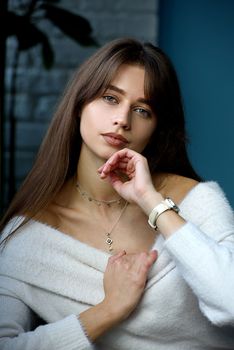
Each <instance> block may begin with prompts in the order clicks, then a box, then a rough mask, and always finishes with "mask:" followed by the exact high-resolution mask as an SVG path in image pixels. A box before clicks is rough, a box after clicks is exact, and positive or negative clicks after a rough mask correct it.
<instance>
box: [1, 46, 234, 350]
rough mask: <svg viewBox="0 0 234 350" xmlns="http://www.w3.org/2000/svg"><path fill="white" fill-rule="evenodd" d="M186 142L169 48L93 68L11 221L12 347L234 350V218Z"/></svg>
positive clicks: (78, 81) (6, 279)
mask: <svg viewBox="0 0 234 350" xmlns="http://www.w3.org/2000/svg"><path fill="white" fill-rule="evenodd" d="M185 144H186V136H185V130H184V116H183V109H182V105H181V98H180V91H179V86H178V82H177V78H176V74H175V72H174V69H173V67H172V65H171V63H170V61H169V59H168V58H167V57H166V55H165V54H164V53H163V52H162V51H161V50H160V49H158V48H156V47H154V46H153V45H151V44H141V43H139V42H137V41H136V40H132V39H120V40H116V41H113V42H111V43H109V44H107V45H106V46H104V47H103V48H101V49H100V50H99V51H97V52H96V53H95V54H94V55H93V56H92V57H91V58H90V59H89V60H87V61H86V62H85V63H84V64H83V65H82V66H81V67H80V69H79V70H78V72H77V75H76V76H75V77H74V79H73V81H72V82H71V84H70V85H69V87H68V89H67V91H66V93H65V95H64V97H63V99H62V101H61V104H60V106H59V108H58V110H57V113H56V114H55V117H54V119H53V121H52V124H51V126H50V128H49V131H48V134H47V136H46V137H45V140H44V142H43V144H42V146H41V149H40V151H39V155H38V158H37V160H36V163H35V165H34V167H33V169H32V171H31V173H30V174H29V175H28V177H27V179H26V180H25V182H24V184H23V186H22V188H21V189H20V191H19V192H18V194H17V195H16V197H15V199H14V201H13V202H12V204H11V206H10V208H9V210H8V212H7V213H6V215H5V218H4V219H3V222H2V227H5V229H4V231H3V235H2V246H3V249H2V253H1V258H0V265H1V270H0V272H1V281H0V282H1V288H0V295H1V309H0V314H1V322H0V335H1V340H0V348H1V349H4V350H5V349H17V350H18V349H24V350H25V349H30V350H34V349H50V350H51V349H56V350H57V349H63V350H70V349H91V348H93V347H96V348H97V349H121V350H122V349H173V350H175V349H180V350H181V349H214V348H215V349H233V347H234V336H233V332H232V331H233V329H232V327H233V325H234V298H233V290H234V288H233V287H234V277H233V268H234V257H233V253H234V238H233V235H234V223H233V213H232V210H231V208H230V206H229V204H228V202H227V200H226V198H225V196H224V194H223V193H222V190H221V189H220V188H219V186H218V185H217V184H216V183H214V182H207V183H206V182H200V178H199V176H198V175H197V174H196V173H195V171H194V170H193V168H192V166H191V164H190V162H189V160H188V157H187V153H186V148H185ZM175 203H177V205H176V204H175Z"/></svg>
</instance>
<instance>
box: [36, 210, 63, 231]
mask: <svg viewBox="0 0 234 350" xmlns="http://www.w3.org/2000/svg"><path fill="white" fill-rule="evenodd" d="M33 219H34V220H36V221H39V222H42V223H43V224H47V225H49V226H52V227H54V228H57V227H59V216H58V215H57V212H56V210H54V205H53V204H51V205H50V206H49V207H48V208H46V209H45V210H43V211H41V212H39V213H37V214H36V216H34V218H33Z"/></svg>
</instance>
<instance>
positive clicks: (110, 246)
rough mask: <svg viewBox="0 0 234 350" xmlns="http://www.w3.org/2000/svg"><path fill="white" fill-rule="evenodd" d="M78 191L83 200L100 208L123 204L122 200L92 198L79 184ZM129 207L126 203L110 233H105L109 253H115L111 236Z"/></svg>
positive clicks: (77, 184)
mask: <svg viewBox="0 0 234 350" xmlns="http://www.w3.org/2000/svg"><path fill="white" fill-rule="evenodd" d="M76 190H77V191H78V192H79V193H80V195H81V197H82V198H83V199H85V198H86V199H87V200H88V201H89V202H94V203H95V204H97V205H98V206H101V205H107V206H108V207H110V206H111V205H112V204H119V205H120V204H121V200H122V198H119V199H113V200H109V201H105V200H99V199H96V198H93V197H91V196H90V195H89V194H88V193H87V192H86V191H84V190H83V189H82V188H81V186H80V184H79V182H77V183H76ZM127 206H128V202H127V201H126V202H125V204H124V206H123V208H122V210H121V211H120V213H119V216H118V217H117V219H116V221H115V222H114V224H113V225H112V227H111V228H110V229H109V231H108V232H106V233H105V235H106V241H105V243H106V244H107V246H108V250H109V252H112V251H113V243H114V241H113V238H112V237H111V234H112V232H113V231H114V229H115V227H116V226H117V224H118V223H119V221H120V219H121V217H122V215H123V213H124V212H125V210H126V208H127Z"/></svg>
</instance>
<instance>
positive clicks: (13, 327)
mask: <svg viewBox="0 0 234 350" xmlns="http://www.w3.org/2000/svg"><path fill="white" fill-rule="evenodd" d="M36 319H37V317H36V315H35V313H34V312H33V311H32V310H31V309H30V308H29V307H28V306H27V305H25V304H24V303H23V302H22V301H21V300H19V299H18V298H16V297H15V296H13V295H12V294H11V293H8V291H7V290H6V289H5V288H4V289H3V288H0V349H1V350H12V349H14V350H39V349H40V350H89V349H92V348H93V347H92V345H91V344H90V342H89V340H88V339H87V337H86V336H85V334H84V331H83V329H82V326H81V324H80V323H79V321H78V319H77V317H76V316H75V315H70V316H68V317H66V318H64V319H62V320H59V321H57V322H54V323H50V324H47V325H43V326H39V327H37V328H35V329H34V327H35V323H36ZM33 329H34V330H33Z"/></svg>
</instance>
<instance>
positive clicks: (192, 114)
mask: <svg viewBox="0 0 234 350" xmlns="http://www.w3.org/2000/svg"><path fill="white" fill-rule="evenodd" d="M159 30H160V32H159V34H160V37H159V45H160V46H161V47H162V48H163V49H164V51H165V52H166V53H168V55H169V56H170V57H171V59H172V61H173V63H174V65H175V68H176V70H177V73H178V76H179V80H180V85H181V89H182V95H183V99H184V106H185V114H186V119H187V129H188V133H189V137H190V140H191V144H190V146H189V154H190V158H191V160H192V163H193V165H194V167H195V168H196V170H197V171H198V172H199V174H200V175H201V176H202V177H203V178H204V179H205V180H216V181H218V182H219V183H220V185H221V186H222V188H223V189H224V191H225V192H226V194H227V196H228V198H229V200H230V202H231V204H232V206H233V207H234V1H233V0H190V1H188V0H187V1H186V0H161V3H160V27H159Z"/></svg>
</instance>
